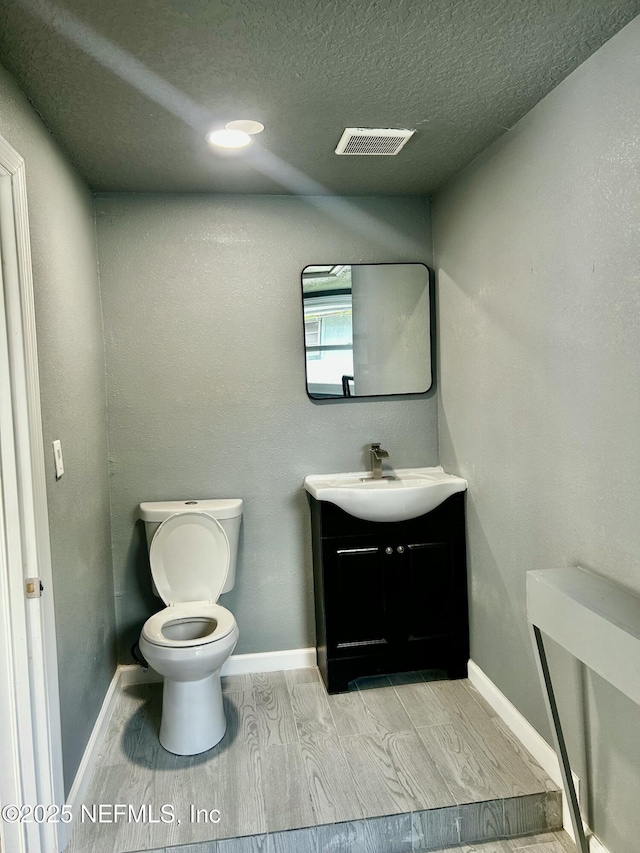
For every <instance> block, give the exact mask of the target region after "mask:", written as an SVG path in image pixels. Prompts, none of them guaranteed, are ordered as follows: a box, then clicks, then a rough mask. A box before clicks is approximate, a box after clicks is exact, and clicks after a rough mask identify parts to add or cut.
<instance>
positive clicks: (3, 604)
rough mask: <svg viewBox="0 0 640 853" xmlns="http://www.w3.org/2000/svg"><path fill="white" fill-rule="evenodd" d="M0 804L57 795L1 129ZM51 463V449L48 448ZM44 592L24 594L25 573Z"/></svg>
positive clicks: (50, 638) (46, 852) (59, 780)
mask: <svg viewBox="0 0 640 853" xmlns="http://www.w3.org/2000/svg"><path fill="white" fill-rule="evenodd" d="M0 262H1V263H0V396H1V398H2V406H1V407H0V470H1V473H0V697H2V703H1V704H0V766H2V767H3V768H4V769H3V773H2V774H0V804H1V805H2V806H6V805H8V804H16V805H18V806H21V805H31V806H35V805H36V804H38V803H40V804H42V805H44V806H50V805H51V806H53V805H55V806H58V807H62V806H63V805H64V802H65V795H64V775H63V763H62V735H61V726H60V697H59V683H58V660H57V650H56V631H55V612H54V600H53V578H52V567H51V548H50V541H49V518H48V509H47V490H46V478H45V459H44V448H43V435H42V421H41V411H40V382H39V375H38V361H37V345H36V325H35V307H34V295H33V276H32V267H31V248H30V237H29V221H28V210H27V188H26V176H25V164H24V160H23V159H22V157H21V156H20V155H19V154H18V153H17V152H16V151H15V150H14V149H13V148H12V146H11V145H9V143H8V142H7V141H6V140H5V139H4V138H3V137H2V136H0ZM52 462H53V455H52ZM27 578H39V579H40V581H41V583H42V587H43V591H42V595H41V596H39V597H35V598H27V596H26V579H27ZM66 830H67V825H66V824H64V823H54V822H42V823H35V822H34V823H15V822H14V823H11V822H6V821H5V822H4V823H2V837H3V841H4V847H5V849H6V850H11V851H15V853H59V851H60V850H62V849H63V848H64V846H65V843H66V838H67V831H66Z"/></svg>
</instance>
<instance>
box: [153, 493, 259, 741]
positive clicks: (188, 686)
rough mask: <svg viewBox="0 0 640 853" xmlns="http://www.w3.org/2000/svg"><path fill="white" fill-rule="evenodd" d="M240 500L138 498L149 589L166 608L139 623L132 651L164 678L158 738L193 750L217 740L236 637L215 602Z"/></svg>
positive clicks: (233, 543) (231, 553)
mask: <svg viewBox="0 0 640 853" xmlns="http://www.w3.org/2000/svg"><path fill="white" fill-rule="evenodd" d="M241 517H242V501H241V500H240V499H233V500H207V501H165V502H162V503H150V502H147V503H141V504H140V518H141V519H142V520H143V521H144V523H145V528H146V531H147V544H148V546H149V561H150V563H151V574H152V577H153V584H154V592H155V593H156V595H158V596H160V598H162V600H163V601H164V603H165V604H166V605H167V607H165V608H164V610H161V611H160V612H159V613H156V614H154V615H153V616H151V617H150V618H149V619H147V621H146V622H145V623H144V626H143V628H142V633H141V634H140V651H141V652H142V654H143V655H144V657H145V658H146V660H147V661H148V663H149V665H150V666H151V667H153V669H155V670H156V672H158V673H160V675H162V676H164V689H163V694H162V722H161V724H160V743H161V744H162V746H163V747H164V748H165V749H166V750H168V751H169V752H174V753H176V754H177V755H195V754H196V753H199V752H205V751H206V750H207V749H211V747H212V746H215V745H216V744H217V743H218V742H219V741H220V740H222V738H223V736H224V733H225V730H226V727H227V721H226V719H225V714H224V707H223V704H222V689H221V686H220V669H221V667H222V665H223V664H224V663H225V661H226V660H227V658H228V657H229V656H230V655H231V653H232V652H233V650H234V648H235V646H236V643H237V642H238V626H237V625H236V620H235V618H234V616H233V613H231V611H229V610H226V609H225V608H224V607H222V606H221V605H219V604H217V603H216V602H217V601H218V598H219V597H220V595H222V594H223V593H225V592H229V590H231V589H233V587H234V585H235V580H236V562H237V555H238V536H239V533H240V520H241Z"/></svg>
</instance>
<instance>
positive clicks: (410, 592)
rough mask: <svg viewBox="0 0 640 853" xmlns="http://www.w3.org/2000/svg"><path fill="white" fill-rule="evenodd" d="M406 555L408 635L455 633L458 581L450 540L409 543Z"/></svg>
mask: <svg viewBox="0 0 640 853" xmlns="http://www.w3.org/2000/svg"><path fill="white" fill-rule="evenodd" d="M406 557H407V560H406V568H405V570H406V599H405V600H406V608H407V609H406V622H405V626H406V628H405V630H406V636H407V639H408V640H409V642H411V641H412V640H423V639H426V638H429V637H438V636H442V635H444V634H451V633H453V632H454V631H455V630H456V625H455V582H454V573H453V566H452V561H451V546H450V544H449V542H418V543H412V544H409V545H408V546H407V551H406Z"/></svg>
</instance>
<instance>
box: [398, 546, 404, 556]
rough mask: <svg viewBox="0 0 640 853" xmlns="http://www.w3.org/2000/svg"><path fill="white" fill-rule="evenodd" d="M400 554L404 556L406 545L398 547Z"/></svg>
mask: <svg viewBox="0 0 640 853" xmlns="http://www.w3.org/2000/svg"><path fill="white" fill-rule="evenodd" d="M398 554H404V545H398Z"/></svg>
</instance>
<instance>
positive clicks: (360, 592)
mask: <svg viewBox="0 0 640 853" xmlns="http://www.w3.org/2000/svg"><path fill="white" fill-rule="evenodd" d="M386 556H387V555H385V552H384V548H383V547H381V545H380V542H379V540H378V539H377V537H358V538H357V539H356V540H355V541H354V540H353V539H347V540H344V539H337V540H336V539H333V540H329V541H327V542H326V544H325V554H324V565H325V594H326V597H327V599H326V600H327V608H326V613H327V645H328V646H329V647H330V648H331V649H333V650H334V651H337V652H340V653H341V654H349V655H353V654H369V653H370V652H371V651H372V650H373V649H374V648H376V647H378V648H379V647H384V646H386V645H387V643H388V640H389V614H388V604H387V595H386V589H385V566H386V560H385V558H386Z"/></svg>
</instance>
